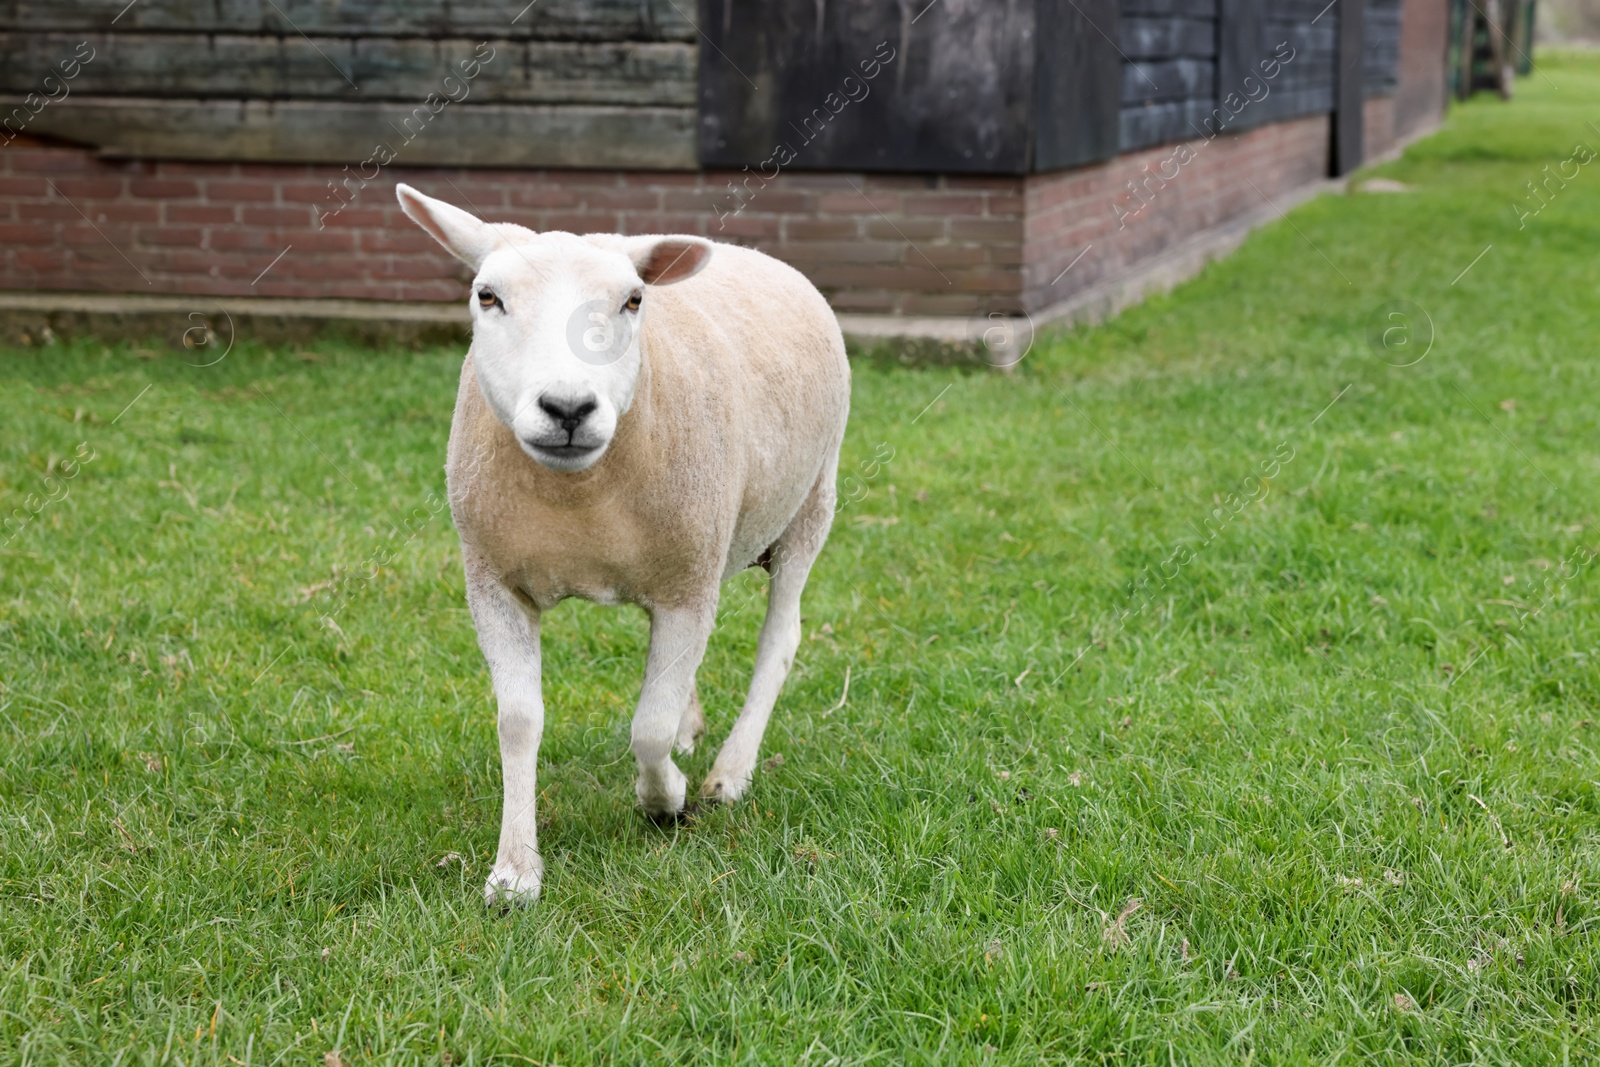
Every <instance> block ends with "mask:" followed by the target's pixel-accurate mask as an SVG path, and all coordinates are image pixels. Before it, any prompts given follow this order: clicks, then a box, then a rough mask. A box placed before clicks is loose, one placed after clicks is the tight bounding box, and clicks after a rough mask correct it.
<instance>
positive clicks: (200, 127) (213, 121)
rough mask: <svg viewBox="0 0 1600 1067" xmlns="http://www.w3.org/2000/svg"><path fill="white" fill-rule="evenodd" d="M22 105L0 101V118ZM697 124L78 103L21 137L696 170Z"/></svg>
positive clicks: (242, 155) (169, 154) (635, 115)
mask: <svg viewBox="0 0 1600 1067" xmlns="http://www.w3.org/2000/svg"><path fill="white" fill-rule="evenodd" d="M20 102H21V101H20V98H18V97H15V96H12V97H11V98H10V99H0V116H3V115H5V114H9V113H10V112H11V110H12V108H14V107H16V106H18V105H19V104H20ZM694 127H695V113H694V109H692V108H662V107H614V106H591V105H585V106H571V107H535V106H510V105H501V104H485V105H482V106H478V107H473V106H470V105H455V104H451V105H447V106H445V107H444V108H443V109H442V110H441V111H440V112H439V113H438V114H431V113H430V112H429V110H428V109H427V108H425V107H419V108H409V109H408V108H406V107H404V106H402V105H395V104H370V103H334V102H325V103H309V102H302V101H283V102H269V101H247V100H204V101H202V100H150V99H106V98H103V97H80V96H77V95H74V96H71V97H68V98H67V99H66V100H63V101H61V102H60V103H56V104H51V105H49V106H48V107H46V108H45V109H44V110H43V111H41V112H40V113H39V114H37V115H35V116H33V118H32V119H31V120H30V121H29V122H28V124H27V127H26V129H27V132H28V133H31V134H47V135H49V136H52V137H60V138H63V139H65V140H68V141H75V142H78V143H81V144H88V145H94V146H97V147H98V148H99V149H100V152H101V154H103V155H107V156H115V157H136V158H143V159H235V160H264V161H271V162H282V161H296V162H305V163H337V164H349V165H352V166H354V165H356V164H358V163H360V162H361V161H363V160H365V159H368V158H370V157H372V155H373V150H374V148H375V147H376V146H377V145H379V144H383V145H387V146H389V147H390V148H391V149H392V150H393V152H394V159H393V162H395V163H397V164H401V165H410V164H449V165H454V166H484V167H585V168H587V167H619V168H625V169H629V170H692V169H694V166H695V155H694ZM408 136H409V140H408V139H407V138H408Z"/></svg>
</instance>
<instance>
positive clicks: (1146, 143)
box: [1120, 100, 1212, 152]
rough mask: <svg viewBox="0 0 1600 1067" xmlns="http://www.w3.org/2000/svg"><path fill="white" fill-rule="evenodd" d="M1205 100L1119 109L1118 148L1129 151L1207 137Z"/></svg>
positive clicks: (1208, 112)
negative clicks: (1120, 143)
mask: <svg viewBox="0 0 1600 1067" xmlns="http://www.w3.org/2000/svg"><path fill="white" fill-rule="evenodd" d="M1211 109H1212V103H1211V101H1209V100H1178V101H1170V102H1168V103H1165V104H1150V105H1148V106H1145V107H1125V108H1123V109H1122V114H1121V116H1120V122H1121V125H1122V150H1123V151H1124V152H1131V151H1133V150H1135V149H1139V148H1150V147H1153V146H1154V145H1160V144H1172V143H1174V142H1177V141H1191V140H1198V139H1200V138H1202V137H1205V136H1207V134H1206V132H1205V129H1206V128H1205V126H1204V125H1202V124H1203V123H1204V122H1205V120H1206V119H1208V118H1210V117H1211Z"/></svg>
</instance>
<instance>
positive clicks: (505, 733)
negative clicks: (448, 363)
mask: <svg viewBox="0 0 1600 1067" xmlns="http://www.w3.org/2000/svg"><path fill="white" fill-rule="evenodd" d="M397 194H398V196H399V199H400V204H401V207H402V208H403V209H404V210H405V212H406V214H407V215H408V216H410V217H411V218H412V219H413V220H414V221H415V222H416V223H417V224H418V225H419V226H421V227H422V228H423V229H424V230H426V231H427V232H428V233H430V234H431V235H432V236H433V237H435V238H436V239H437V240H438V241H439V242H440V243H441V244H443V245H444V246H445V247H446V248H447V249H449V250H450V251H451V252H452V253H453V254H454V255H456V256H457V257H458V258H460V259H461V260H463V261H464V262H466V263H467V264H468V265H469V266H471V267H472V268H473V270H474V271H475V272H476V277H475V278H474V281H473V287H472V296H471V300H470V303H471V309H472V316H473V340H472V347H471V349H470V350H469V351H468V353H467V358H466V362H465V364H464V365H463V367H462V371H461V388H460V391H459V394H458V396H457V398H456V409H455V419H454V422H453V424H452V426H451V429H450V446H449V455H448V462H447V464H446V471H447V474H448V482H449V490H450V509H451V513H452V515H453V516H454V518H455V524H456V528H457V530H458V531H459V532H460V536H461V548H462V555H463V556H464V559H465V565H466V579H467V581H466V585H467V600H468V603H469V605H470V607H471V609H472V617H473V622H474V623H475V625H476V627H477V631H478V642H479V645H480V646H481V647H482V649H483V653H484V657H485V658H486V659H487V660H488V663H489V670H490V674H491V676H492V678H493V682H494V691H495V698H496V701H497V702H498V705H499V733H500V754H501V764H502V768H503V772H504V780H505V807H504V809H503V813H502V819H501V826H500V847H499V852H498V855H497V857H496V860H495V865H494V870H493V872H492V873H491V874H490V876H489V881H488V885H487V887H486V895H487V897H488V899H489V901H490V902H497V901H508V902H517V903H525V902H528V901H531V900H533V899H535V898H537V896H538V893H539V888H540V883H541V879H542V877H543V872H544V864H543V861H542V860H541V859H540V858H539V851H538V841H537V832H536V826H535V818H534V801H535V798H536V794H537V789H536V786H535V771H536V769H537V763H538V749H539V740H540V735H541V733H542V731H543V728H544V700H543V696H542V693H541V687H540V651H539V625H540V616H541V613H542V612H543V611H545V610H547V609H549V608H553V607H554V606H555V605H556V604H557V603H558V602H560V601H561V600H563V599H565V598H567V597H582V598H584V599H588V600H593V601H597V602H599V603H603V604H617V603H629V604H637V605H639V606H640V607H642V608H644V609H645V611H646V612H648V613H649V615H650V649H649V654H648V658H647V661H646V664H645V678H644V685H643V688H642V690H641V692H640V695H639V704H638V708H637V710H636V712H635V714H634V719H633V730H632V748H633V753H634V756H635V758H636V760H637V762H638V770H639V777H638V783H637V787H636V792H637V796H638V799H639V802H640V804H641V805H642V806H643V808H644V810H645V812H646V813H647V814H649V815H650V816H652V817H653V818H657V819H662V818H671V817H674V816H676V815H678V814H679V813H680V812H682V811H683V810H684V806H685V801H686V798H687V781H686V779H685V777H684V775H683V773H682V772H681V771H680V770H678V768H677V766H676V765H675V764H674V763H673V761H672V750H673V748H674V746H676V748H677V750H678V751H680V752H688V751H691V750H692V749H693V748H694V745H695V743H696V741H697V740H698V739H699V737H700V735H701V734H702V733H703V732H704V729H705V718H704V715H703V714H702V712H701V708H700V701H699V697H698V695H697V693H696V691H695V684H694V677H695V671H696V670H697V669H698V667H699V665H700V660H701V657H702V656H703V654H704V652H705V647H706V641H707V638H708V637H709V636H710V633H711V629H712V625H713V623H714V621H715V618H716V611H717V601H718V595H719V591H720V587H721V583H722V582H723V581H725V580H726V579H727V578H729V577H731V576H733V575H734V574H737V573H738V572H739V571H741V570H743V569H745V568H747V567H750V566H752V565H756V564H760V565H763V566H765V567H766V568H767V569H768V570H769V571H770V572H771V573H772V581H771V586H770V590H769V593H768V602H767V612H766V620H765V623H764V624H763V626H762V629H761V636H760V640H759V643H758V647H757V652H756V664H755V671H754V676H753V678H752V681H751V684H750V690H749V694H748V696H747V697H746V699H745V703H744V708H743V709H742V710H741V711H740V713H739V716H738V719H737V720H736V721H735V722H734V724H733V728H732V730H731V732H730V733H729V735H728V739H727V741H726V742H725V743H724V745H723V746H722V749H721V751H720V752H719V753H718V755H717V758H716V762H715V764H714V765H713V767H712V769H711V772H710V774H709V775H708V776H707V777H706V780H705V782H704V783H703V784H702V785H701V787H700V791H699V792H700V796H701V797H702V798H705V799H706V800H716V801H724V802H731V801H735V800H737V799H739V797H740V796H741V794H742V793H743V792H744V790H745V789H746V788H747V787H748V786H749V783H750V779H751V775H752V774H753V772H754V770H755V765H756V757H757V752H758V750H759V748H760V744H761V736H762V734H763V732H764V731H765V730H766V725H767V719H768V717H769V716H770V715H771V713H772V707H773V703H774V701H776V699H777V696H778V691H779V689H780V688H781V687H782V685H783V681H784V678H785V677H786V676H787V674H788V672H789V668H790V665H791V664H792V663H793V661H794V655H795V652H796V650H797V649H798V647H799V644H800V594H801V591H802V589H804V587H805V582H806V576H807V575H808V573H809V572H810V569H811V565H812V562H813V561H814V560H815V559H816V557H817V554H818V553H819V552H820V551H821V549H822V545H823V542H824V541H825V540H826V539H827V535H828V528H829V525H830V523H831V521H832V518H833V512H834V500H835V495H834V477H835V473H836V471H837V468H838V461H839V446H840V443H841V441H842V440H843V437H844V429H845V421H846V418H847V416H848V414H849V407H850V368H849V364H848V362H847V360H846V358H845V349H844V339H843V337H842V336H841V335H840V332H839V325H838V322H837V320H836V319H835V318H834V316H833V312H832V311H831V310H830V309H829V307H828V304H827V302H826V301H825V300H823V298H822V295H821V294H820V293H818V292H817V290H816V289H815V287H813V286H812V285H811V283H810V282H808V281H807V280H806V279H805V278H804V277H803V276H802V275H801V274H800V273H799V272H798V271H795V270H794V269H792V268H791V267H789V266H787V265H785V264H783V263H780V262H778V261H777V260H775V259H772V258H770V257H768V256H765V255H762V254H761V253H759V252H755V251H752V250H750V249H745V248H740V247H737V246H733V245H723V244H716V245H713V244H712V243H711V242H709V241H706V240H703V239H701V238H698V237H683V236H644V237H637V236H636V237H622V236H617V235H613V234H589V235H586V236H582V237H580V236H576V235H573V234H568V233H535V232H533V231H531V230H527V229H524V228H523V227H521V226H515V225H510V224H507V223H485V222H483V221H481V220H479V219H478V218H476V217H475V216H473V215H471V214H469V213H468V212H466V211H463V210H461V209H459V208H455V207H452V206H451V205H449V204H446V203H444V202H442V201H439V200H435V199H432V198H430V197H427V196H424V195H422V194H421V193H419V192H417V191H416V190H414V189H412V188H410V187H409V186H406V185H400V186H398V188H397Z"/></svg>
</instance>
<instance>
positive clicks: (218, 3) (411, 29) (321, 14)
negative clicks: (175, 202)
mask: <svg viewBox="0 0 1600 1067" xmlns="http://www.w3.org/2000/svg"><path fill="white" fill-rule="evenodd" d="M124 9H126V10H124ZM519 9H521V10H520V11H519ZM692 10H693V5H692V3H690V2H689V0H537V2H536V3H532V4H529V5H528V6H527V7H526V8H523V7H522V4H521V3H519V2H517V0H452V2H449V3H440V2H438V0H338V2H329V0H138V2H137V3H135V4H131V5H130V4H128V3H127V0H72V2H62V0H0V25H3V26H5V27H7V28H8V29H16V30H34V31H39V30H61V31H77V32H79V33H86V32H108V31H109V32H115V33H144V32H166V33H171V32H187V33H244V34H267V35H278V34H282V35H286V36H298V35H300V34H302V33H303V34H306V35H308V36H311V37H318V36H327V35H332V36H340V37H436V36H446V37H455V36H461V37H475V38H477V39H478V40H483V39H484V38H486V37H504V38H513V39H531V40H574V41H624V40H631V41H694V40H697V39H698V34H696V33H695V29H694V26H693V25H692V24H691V23H690V22H689V19H688V18H687V17H686V16H685V14H684V13H685V12H688V11H692Z"/></svg>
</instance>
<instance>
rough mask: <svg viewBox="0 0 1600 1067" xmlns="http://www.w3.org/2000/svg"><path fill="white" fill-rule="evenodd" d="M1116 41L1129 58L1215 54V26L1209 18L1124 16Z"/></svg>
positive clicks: (1163, 57) (1162, 57)
mask: <svg viewBox="0 0 1600 1067" xmlns="http://www.w3.org/2000/svg"><path fill="white" fill-rule="evenodd" d="M1117 44H1118V46H1119V47H1120V48H1121V50H1122V53H1123V54H1124V55H1126V56H1127V57H1128V58H1129V59H1166V58H1168V57H1172V56H1214V55H1216V54H1217V25H1216V23H1215V22H1213V21H1210V20H1208V19H1179V18H1125V19H1122V20H1121V22H1120V24H1119V26H1118V30H1117Z"/></svg>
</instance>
